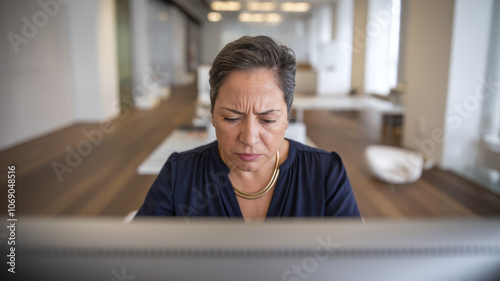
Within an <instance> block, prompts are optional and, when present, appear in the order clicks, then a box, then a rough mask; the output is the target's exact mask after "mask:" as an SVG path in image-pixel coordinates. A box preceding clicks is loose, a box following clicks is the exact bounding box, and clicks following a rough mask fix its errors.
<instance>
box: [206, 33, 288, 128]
mask: <svg viewBox="0 0 500 281" xmlns="http://www.w3.org/2000/svg"><path fill="white" fill-rule="evenodd" d="M261 68H264V69H269V70H273V71H274V73H275V76H276V82H277V84H278V86H279V87H280V89H281V90H282V91H283V94H284V99H285V103H286V107H287V110H288V118H289V119H290V116H291V114H290V113H291V110H292V103H293V94H294V91H295V70H296V68H297V63H296V62H295V53H294V52H293V50H292V49H290V48H288V47H286V46H283V45H281V44H279V43H277V42H276V41H274V40H273V39H271V38H269V37H267V36H255V37H250V36H243V37H241V38H240V39H238V40H236V41H233V42H231V43H229V44H227V45H226V46H225V47H224V48H223V49H222V50H221V51H220V52H219V54H218V55H217V57H216V58H215V60H214V61H213V63H212V68H211V69H210V103H211V112H212V114H213V113H214V106H215V100H216V99H217V95H218V94H219V88H220V87H221V86H222V84H224V82H225V81H226V79H227V77H228V76H229V75H230V74H231V73H232V72H233V71H236V70H254V69H261Z"/></svg>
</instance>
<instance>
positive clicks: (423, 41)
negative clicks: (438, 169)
mask: <svg viewBox="0 0 500 281" xmlns="http://www.w3.org/2000/svg"><path fill="white" fill-rule="evenodd" d="M454 2H455V1H454V0H439V1H433V0H419V1H410V3H409V8H408V9H409V11H408V13H409V15H408V31H407V32H408V41H407V50H406V70H405V73H406V80H407V83H408V84H407V93H406V94H405V96H404V103H405V106H406V114H405V118H404V126H403V128H404V129H403V130H404V131H403V145H404V146H406V147H409V148H414V149H416V150H419V151H421V152H423V153H424V154H427V155H429V156H430V157H432V158H433V159H434V160H435V161H436V162H437V163H440V162H441V155H442V143H439V142H435V141H433V140H432V139H433V134H434V133H433V132H435V129H439V128H440V129H443V128H444V125H445V122H444V119H445V118H444V117H445V116H444V115H445V112H446V103H447V101H446V96H447V93H448V78H449V67H450V50H451V34H452V30H453V11H454Z"/></svg>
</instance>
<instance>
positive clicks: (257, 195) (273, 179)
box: [219, 146, 280, 200]
mask: <svg viewBox="0 0 500 281" xmlns="http://www.w3.org/2000/svg"><path fill="white" fill-rule="evenodd" d="M219 155H220V157H221V158H222V161H224V157H223V156H222V151H221V149H220V146H219ZM279 163H280V152H279V150H278V151H276V165H275V166H274V172H273V176H272V177H271V180H270V181H269V183H268V184H267V186H266V187H264V189H262V190H261V191H258V192H255V193H246V192H243V191H241V190H239V189H238V188H237V187H236V186H234V185H232V184H231V186H232V187H233V189H234V192H235V193H236V195H238V196H239V197H241V198H244V199H249V200H253V199H257V198H260V197H262V196H264V195H266V194H267V193H268V192H269V191H270V190H271V189H272V188H273V186H274V184H275V183H276V181H277V180H278V176H279V174H280V169H279Z"/></svg>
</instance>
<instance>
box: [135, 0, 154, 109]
mask: <svg viewBox="0 0 500 281" xmlns="http://www.w3.org/2000/svg"><path fill="white" fill-rule="evenodd" d="M148 5H149V1H148V0H130V15H131V30H132V67H133V71H132V72H133V88H132V95H133V97H134V102H135V106H136V107H137V108H141V109H149V108H152V107H154V106H156V105H157V104H158V103H159V101H160V98H159V97H158V96H157V95H156V94H155V93H156V91H155V90H156V87H157V85H156V84H155V79H154V77H152V76H153V75H154V71H155V69H153V66H152V65H151V56H150V53H149V50H150V47H149V44H150V40H149V36H150V30H149V6H148Z"/></svg>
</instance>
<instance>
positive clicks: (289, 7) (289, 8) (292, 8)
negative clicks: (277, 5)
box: [281, 2, 311, 12]
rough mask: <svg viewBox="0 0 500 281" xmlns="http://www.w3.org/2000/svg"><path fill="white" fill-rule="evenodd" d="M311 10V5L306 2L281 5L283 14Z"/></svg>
mask: <svg viewBox="0 0 500 281" xmlns="http://www.w3.org/2000/svg"><path fill="white" fill-rule="evenodd" d="M310 8H311V5H309V3H306V2H284V3H282V4H281V10H282V11H283V12H307V11H309V9H310Z"/></svg>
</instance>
